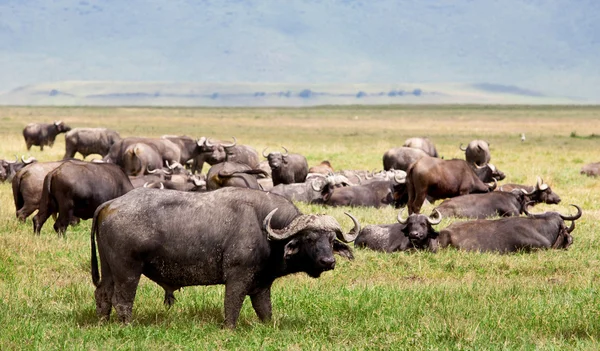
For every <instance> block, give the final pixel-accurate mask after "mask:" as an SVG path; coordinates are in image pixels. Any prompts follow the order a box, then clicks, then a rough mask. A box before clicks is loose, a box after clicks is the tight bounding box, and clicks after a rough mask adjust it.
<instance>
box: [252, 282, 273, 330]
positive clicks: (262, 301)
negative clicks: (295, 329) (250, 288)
mask: <svg viewBox="0 0 600 351" xmlns="http://www.w3.org/2000/svg"><path fill="white" fill-rule="evenodd" d="M250 301H252V307H253V308H254V311H255V312H256V315H257V316H258V318H259V319H260V320H261V321H262V322H268V321H270V320H271V316H272V313H273V312H272V306H271V287H270V286H269V287H268V288H266V289H263V290H260V291H258V292H257V293H256V294H252V295H250Z"/></svg>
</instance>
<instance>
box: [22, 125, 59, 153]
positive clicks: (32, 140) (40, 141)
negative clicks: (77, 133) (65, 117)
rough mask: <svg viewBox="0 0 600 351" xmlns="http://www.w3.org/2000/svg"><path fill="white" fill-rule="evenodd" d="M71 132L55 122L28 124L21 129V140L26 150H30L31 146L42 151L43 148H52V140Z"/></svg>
mask: <svg viewBox="0 0 600 351" xmlns="http://www.w3.org/2000/svg"><path fill="white" fill-rule="evenodd" d="M70 130H71V127H69V126H68V125H66V124H64V123H63V122H62V121H57V122H54V123H51V124H48V123H29V124H28V125H27V126H26V127H25V128H24V129H23V138H25V143H26V144H27V150H29V149H31V146H32V145H37V146H39V147H40V150H42V151H44V146H45V145H48V146H50V147H52V145H54V139H56V136H57V135H58V134H60V133H66V132H68V131H70Z"/></svg>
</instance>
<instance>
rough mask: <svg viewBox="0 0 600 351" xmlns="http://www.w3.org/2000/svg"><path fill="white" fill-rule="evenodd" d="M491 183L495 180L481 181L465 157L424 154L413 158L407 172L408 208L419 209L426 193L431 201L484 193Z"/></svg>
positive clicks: (418, 210)
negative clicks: (413, 160)
mask: <svg viewBox="0 0 600 351" xmlns="http://www.w3.org/2000/svg"><path fill="white" fill-rule="evenodd" d="M495 187H496V183H495V182H494V184H493V185H489V184H485V183H484V182H482V181H481V180H480V179H479V178H478V177H477V175H476V174H475V172H474V171H473V169H472V168H471V167H470V166H469V164H468V163H467V161H465V160H441V159H438V158H435V157H429V156H426V157H423V158H421V159H420V160H418V161H417V162H415V163H414V164H413V165H412V166H411V167H410V168H409V170H408V173H407V177H406V188H407V192H408V212H409V213H410V214H413V213H419V212H420V211H421V206H423V203H424V202H425V198H426V197H427V196H429V197H430V198H431V200H430V201H435V200H439V199H445V198H448V197H454V196H459V195H466V194H470V193H487V192H488V191H491V190H493V189H495Z"/></svg>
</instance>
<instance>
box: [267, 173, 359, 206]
mask: <svg viewBox="0 0 600 351" xmlns="http://www.w3.org/2000/svg"><path fill="white" fill-rule="evenodd" d="M351 185H353V184H351V183H350V182H349V181H348V179H347V178H346V177H344V176H342V175H337V174H336V175H334V174H331V175H328V176H324V175H322V174H321V173H309V174H308V176H307V177H306V181H305V182H304V183H293V184H278V185H277V186H274V187H273V188H271V189H270V190H269V191H270V192H271V193H273V194H277V195H281V196H283V197H285V198H286V199H288V200H291V201H300V202H305V203H322V202H323V196H324V195H325V194H328V193H330V192H332V191H333V189H334V188H337V187H342V186H351Z"/></svg>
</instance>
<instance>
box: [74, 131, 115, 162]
mask: <svg viewBox="0 0 600 351" xmlns="http://www.w3.org/2000/svg"><path fill="white" fill-rule="evenodd" d="M119 140H121V137H120V136H119V133H117V132H115V131H114V130H110V129H106V128H74V129H72V130H70V131H69V132H67V134H65V149H66V151H65V155H64V156H63V159H64V160H66V159H69V158H73V157H75V154H76V153H78V152H79V153H80V154H81V155H82V156H83V158H86V157H87V156H88V155H92V154H98V155H100V156H102V157H104V156H106V155H108V151H109V150H110V148H111V146H113V144H114V143H116V142H117V141H119Z"/></svg>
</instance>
